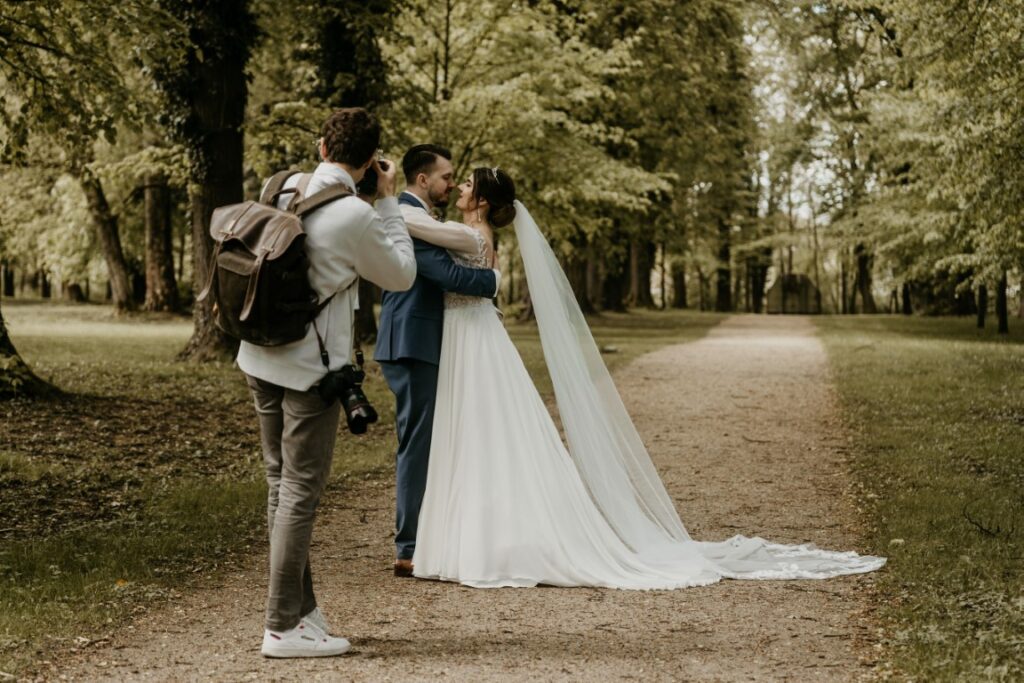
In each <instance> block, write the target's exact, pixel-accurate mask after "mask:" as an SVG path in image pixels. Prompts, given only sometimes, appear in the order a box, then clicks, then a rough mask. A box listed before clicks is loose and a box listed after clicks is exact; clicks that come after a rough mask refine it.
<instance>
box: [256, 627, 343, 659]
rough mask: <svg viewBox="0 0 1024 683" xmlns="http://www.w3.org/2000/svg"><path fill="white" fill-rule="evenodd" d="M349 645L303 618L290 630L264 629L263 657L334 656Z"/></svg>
mask: <svg viewBox="0 0 1024 683" xmlns="http://www.w3.org/2000/svg"><path fill="white" fill-rule="evenodd" d="M350 647H351V645H350V644H349V642H348V641H347V640H345V639H344V638H334V637H332V636H329V635H327V634H326V633H324V632H323V631H322V630H321V629H320V628H318V627H317V626H314V625H313V624H312V623H310V622H309V621H306V620H305V619H304V620H302V621H300V622H299V625H298V626H296V627H295V628H293V629H291V630H290V631H283V632H278V631H264V632H263V648H262V649H261V652H262V653H263V656H264V657H274V658H291V657H335V656H337V655H343V654H345V653H346V652H348V649H349V648H350Z"/></svg>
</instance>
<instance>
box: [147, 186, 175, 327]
mask: <svg viewBox="0 0 1024 683" xmlns="http://www.w3.org/2000/svg"><path fill="white" fill-rule="evenodd" d="M145 223H146V301H145V305H144V306H145V309H146V310H147V311H175V310H177V309H178V285H177V283H176V282H175V279H174V248H173V244H172V243H173V236H172V235H171V197H170V190H169V188H168V187H167V178H165V177H164V176H163V175H162V174H151V175H149V176H148V177H147V178H146V188H145Z"/></svg>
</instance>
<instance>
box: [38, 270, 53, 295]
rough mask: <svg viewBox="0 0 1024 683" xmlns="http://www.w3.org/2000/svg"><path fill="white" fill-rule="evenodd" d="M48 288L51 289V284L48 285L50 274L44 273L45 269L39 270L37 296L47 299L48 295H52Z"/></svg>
mask: <svg viewBox="0 0 1024 683" xmlns="http://www.w3.org/2000/svg"><path fill="white" fill-rule="evenodd" d="M50 289H51V286H50V276H49V275H47V274H46V271H45V270H43V271H40V273H39V296H41V297H43V298H44V299H49V298H50V296H51V295H52V292H51V291H50Z"/></svg>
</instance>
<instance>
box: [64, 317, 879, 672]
mask: <svg viewBox="0 0 1024 683" xmlns="http://www.w3.org/2000/svg"><path fill="white" fill-rule="evenodd" d="M617 382H618V386H619V388H620V390H621V392H622V395H623V398H624V399H625V402H626V404H627V406H628V407H629V409H630V412H631V414H632V415H633V416H634V418H635V419H636V421H637V427H638V429H639V430H640V433H641V435H642V436H643V437H644V440H645V442H646V443H647V445H648V447H649V449H650V451H651V454H652V456H653V457H654V460H655V462H656V464H657V465H658V468H659V470H660V471H661V473H662V476H663V478H664V479H665V482H666V485H667V487H668V490H669V492H670V493H671V495H672V497H673V498H674V499H675V501H676V504H677V507H678V509H679V511H680V514H681V516H682V518H683V521H684V522H685V523H686V524H687V525H688V528H689V530H690V532H691V534H692V535H693V536H694V537H695V538H698V539H722V538H725V537H728V536H731V535H733V534H736V533H743V534H746V535H754V534H756V535H761V536H764V537H766V538H769V539H772V540H778V541H782V542H794V543H797V542H807V541H810V542H815V543H818V544H819V545H821V546H823V547H829V548H835V549H856V548H857V539H858V534H857V527H856V512H855V508H854V505H853V502H852V498H851V496H850V493H849V490H848V489H849V479H848V477H847V474H846V470H845V466H844V460H843V447H844V444H845V436H844V434H843V431H842V429H841V425H840V422H839V420H838V416H837V408H836V400H835V397H834V392H833V390H832V388H831V386H830V384H829V379H828V368H827V364H826V357H825V353H824V350H823V348H822V345H821V343H820V342H819V341H818V339H817V338H816V337H815V336H814V328H813V325H812V324H811V323H810V322H809V321H808V320H806V319H802V318H791V317H767V316H757V317H754V316H737V317H733V318H730V319H728V320H727V321H726V322H724V323H723V324H722V325H720V326H718V327H717V328H715V329H714V330H712V332H711V333H710V334H709V335H708V336H707V337H705V338H704V339H702V340H699V341H696V342H692V343H689V344H683V345H678V346H671V347H666V348H664V349H661V350H659V351H657V352H654V353H651V354H648V355H646V356H643V357H641V358H639V359H637V360H636V361H635V362H634V363H632V364H631V365H630V366H628V367H627V368H626V369H624V370H623V371H621V372H620V373H619V374H618V376H617ZM339 489H340V490H339ZM393 495H394V493H393V490H392V487H391V486H390V482H388V481H373V480H369V481H358V480H357V481H349V482H348V483H347V484H345V485H344V486H342V487H338V486H335V487H333V488H332V489H331V490H330V491H328V493H327V496H326V502H327V503H329V507H327V508H325V510H324V514H323V515H322V517H321V519H320V520H319V523H318V526H317V529H316V533H315V539H314V541H315V547H314V553H315V556H314V560H313V562H314V564H313V566H314V574H315V576H316V581H317V586H318V591H319V595H320V600H321V606H322V607H323V609H324V611H325V612H326V614H327V615H328V618H329V619H331V621H332V623H333V624H335V626H336V630H337V631H339V632H340V633H341V634H342V635H345V636H347V637H348V638H349V639H350V640H351V641H352V642H353V652H352V654H350V655H347V656H345V657H342V658H335V659H326V660H291V661H268V660H264V659H262V658H261V657H260V655H259V651H258V648H259V643H260V638H261V619H262V611H263V595H264V587H265V576H264V563H265V557H264V555H263V554H259V555H257V556H255V557H253V558H252V559H251V560H250V561H248V562H247V564H246V566H245V567H244V568H243V569H242V570H241V571H238V572H236V573H234V574H230V575H227V576H224V577H222V578H221V579H220V580H219V581H218V583H217V584H216V585H206V586H203V587H202V588H201V589H199V590H198V591H196V592H194V593H190V594H188V595H186V596H182V597H181V598H180V599H178V600H177V601H175V602H174V603H173V604H171V605H169V606H167V607H164V608H160V609H156V610H153V611H152V612H150V613H148V614H144V615H142V616H140V617H139V618H137V619H136V621H135V622H134V623H133V624H132V625H130V626H129V627H128V628H127V629H125V630H123V631H122V632H121V633H120V634H118V635H116V636H115V637H114V638H112V639H111V641H110V642H109V643H106V644H104V645H102V646H100V647H90V648H87V649H86V650H85V651H83V652H81V653H78V654H77V655H75V656H73V657H72V658H71V659H70V660H68V661H66V662H65V663H64V665H63V666H61V668H60V669H51V670H50V671H49V672H48V673H47V674H46V675H47V677H53V678H65V677H66V678H67V679H69V680H102V679H110V680H124V681H130V680H131V681H133V680H140V681H141V680H145V681H187V680H215V681H240V680H261V681H263V680H315V681H321V680H322V681H347V680H354V681H432V680H460V681H497V680H501V681H548V680H573V681H576V680H586V681H610V680H636V681H652V680H653V681H662V680H664V681H670V680H673V681H675V680H678V681H683V680H687V681H692V680H701V681H745V680H750V681H769V680H790V681H817V680H828V681H833V680H844V681H845V680H857V679H859V678H861V677H864V676H869V675H870V674H871V673H872V671H873V669H872V668H871V667H872V666H873V663H874V662H873V659H874V650H873V639H874V631H873V628H872V626H871V620H870V603H869V596H870V592H871V584H872V581H873V577H872V576H871V575H866V576H855V577H845V578H840V579H835V580H831V581H786V582H783V581H778V582H759V581H742V582H741V581H725V582H722V583H720V584H717V585H714V586H709V587H705V588H694V589H689V590H682V591H674V592H649V593H643V592H629V591H614V590H598V589H583V588H576V589H561V588H536V589H500V590H474V589H470V588H463V587H460V586H454V585H449V584H442V583H435V582H426V581H415V580H408V579H396V578H394V577H392V576H391V574H390V562H391V548H392V546H391V541H390V532H391V524H392V504H393V503H392V501H393Z"/></svg>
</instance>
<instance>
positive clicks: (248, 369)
mask: <svg viewBox="0 0 1024 683" xmlns="http://www.w3.org/2000/svg"><path fill="white" fill-rule="evenodd" d="M298 180H299V176H298V175H295V176H292V177H291V178H289V179H288V182H287V183H286V184H285V187H286V188H288V187H294V186H295V185H296V184H297V183H298ZM335 183H345V185H347V186H348V188H349V189H351V190H352V191H353V193H354V192H355V182H353V180H352V176H350V175H349V174H348V173H347V172H345V171H344V170H343V169H342V168H340V167H338V166H336V165H334V164H330V163H321V164H320V165H319V166H317V168H316V170H315V171H314V172H313V178H312V179H311V180H310V183H309V187H308V188H307V189H306V196H307V197H310V196H312V195H313V194H314V193H316V192H319V191H320V190H322V189H324V188H326V187H328V186H330V185H333V184H335ZM290 199H291V195H287V194H286V195H284V196H283V197H281V198H280V199H279V200H278V206H279V207H280V208H284V207H285V206H287V203H288V202H289V201H290ZM302 227H303V229H304V230H305V232H306V253H307V254H308V256H309V282H310V285H312V287H313V290H314V291H315V292H316V293H317V295H318V296H319V297H320V301H323V300H324V299H326V298H327V297H329V296H331V295H332V294H336V296H335V297H334V299H332V300H331V302H330V303H329V304H328V305H327V306H326V307H325V308H324V310H323V311H321V312H320V315H319V316H318V317H317V319H316V326H317V329H319V331H320V335H321V336H322V337H323V339H324V342H325V344H326V346H327V352H328V354H329V355H330V357H331V362H330V369H331V370H337V369H338V368H340V367H341V366H342V365H345V364H346V363H350V362H351V356H352V322H353V318H354V311H355V309H356V302H357V301H358V291H357V290H358V288H357V287H355V286H351V287H350V285H353V283H355V281H356V278H358V277H364V278H366V279H367V280H369V281H371V282H373V283H375V284H377V285H379V286H380V287H382V288H383V289H387V290H389V291H392V292H401V291H405V290H407V289H409V288H410V287H412V284H413V282H415V280H416V255H415V252H414V250H413V245H412V239H411V238H410V237H409V232H408V231H407V230H406V227H405V222H404V221H403V220H402V214H401V212H400V211H399V208H398V200H397V199H396V198H394V197H387V198H385V199H381V200H378V201H377V204H376V210H374V207H372V206H370V205H369V204H367V203H366V202H364V201H363V200H362V199H359V198H358V197H356V196H355V195H354V194H353V196H351V197H345V198H344V199H339V200H337V201H335V202H332V203H330V204H328V205H327V206H324V207H321V208H319V209H317V210H316V211H314V212H313V213H311V214H308V215H307V216H306V217H305V218H304V219H303V221H302ZM238 367H239V368H241V369H242V371H243V372H245V373H246V374H248V375H252V376H253V377H258V378H259V379H262V380H264V381H267V382H271V383H272V384H277V385H278V386H282V387H286V388H288V389H294V390H296V391H306V390H308V389H309V388H310V387H311V386H313V385H314V384H316V383H317V382H319V381H320V379H321V378H322V377H323V376H324V374H325V373H326V372H327V370H326V368H324V366H323V363H322V362H321V360H320V347H319V344H318V343H317V339H316V332H315V331H314V328H313V325H310V326H309V330H308V331H307V332H306V336H305V337H304V338H303V339H300V340H299V341H296V342H292V343H291V344H285V345H284V346H257V345H255V344H249V343H247V342H242V345H241V347H240V348H239V350H238Z"/></svg>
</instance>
